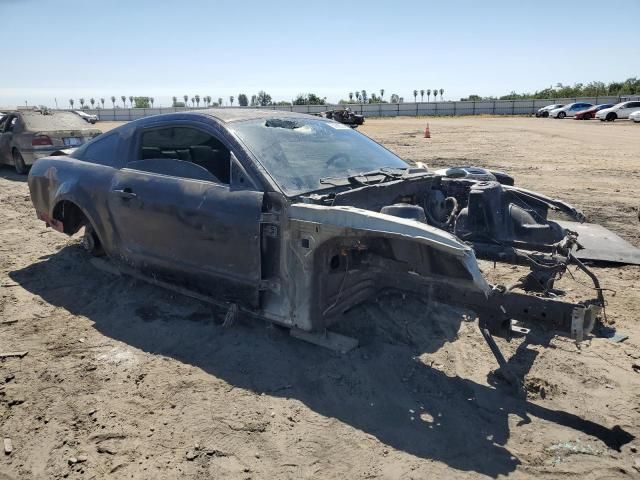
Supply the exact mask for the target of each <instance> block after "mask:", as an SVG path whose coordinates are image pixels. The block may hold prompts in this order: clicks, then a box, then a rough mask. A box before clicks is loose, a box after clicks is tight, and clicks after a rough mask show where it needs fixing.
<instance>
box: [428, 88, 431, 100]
mask: <svg viewBox="0 0 640 480" xmlns="http://www.w3.org/2000/svg"><path fill="white" fill-rule="evenodd" d="M429 98H431V89H430V88H427V102H428V101H429Z"/></svg>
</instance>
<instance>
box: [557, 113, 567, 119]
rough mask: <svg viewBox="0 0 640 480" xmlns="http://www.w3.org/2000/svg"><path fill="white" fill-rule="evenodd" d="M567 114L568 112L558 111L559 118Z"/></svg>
mask: <svg viewBox="0 0 640 480" xmlns="http://www.w3.org/2000/svg"><path fill="white" fill-rule="evenodd" d="M566 116H567V114H566V113H564V112H560V113H558V118H564V117H566Z"/></svg>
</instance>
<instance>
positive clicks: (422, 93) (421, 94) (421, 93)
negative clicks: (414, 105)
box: [420, 90, 424, 102]
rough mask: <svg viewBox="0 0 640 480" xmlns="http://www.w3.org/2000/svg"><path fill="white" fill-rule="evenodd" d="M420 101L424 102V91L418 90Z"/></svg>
mask: <svg viewBox="0 0 640 480" xmlns="http://www.w3.org/2000/svg"><path fill="white" fill-rule="evenodd" d="M420 101H421V102H424V90H420Z"/></svg>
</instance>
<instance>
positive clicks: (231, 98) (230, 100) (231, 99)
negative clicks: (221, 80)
mask: <svg viewBox="0 0 640 480" xmlns="http://www.w3.org/2000/svg"><path fill="white" fill-rule="evenodd" d="M233 100H234V98H233V95H231V96H230V97H229V103H231V106H232V107H233Z"/></svg>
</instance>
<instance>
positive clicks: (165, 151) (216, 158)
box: [136, 126, 231, 185]
mask: <svg viewBox="0 0 640 480" xmlns="http://www.w3.org/2000/svg"><path fill="white" fill-rule="evenodd" d="M161 159H173V160H178V161H179V162H180V164H178V162H165V163H173V165H171V166H169V165H167V166H166V169H168V170H167V172H169V171H170V172H171V173H170V174H171V175H174V176H182V177H185V178H199V179H203V177H202V175H198V174H196V172H197V170H196V168H195V167H199V168H198V169H204V170H206V171H207V172H209V174H210V175H212V176H213V177H214V178H213V179H211V178H207V179H208V180H212V181H215V182H217V183H223V184H227V185H228V184H229V178H230V165H231V154H230V152H229V149H228V148H227V147H225V146H224V144H223V143H222V142H220V141H219V140H218V139H217V138H215V137H214V136H212V135H210V134H209V133H207V132H204V131H203V130H200V129H197V128H193V127H177V126H176V127H164V128H154V129H150V130H146V131H144V132H143V133H142V139H141V142H140V151H139V152H138V156H137V160H138V162H140V161H145V160H154V162H153V164H154V165H159V164H160V163H161V162H160V161H159V160H161ZM138 162H136V163H138ZM146 164H147V165H151V162H146ZM161 168H162V166H161ZM154 171H156V172H157V173H166V172H161V171H158V169H157V168H154ZM167 174H169V173H167Z"/></svg>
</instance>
